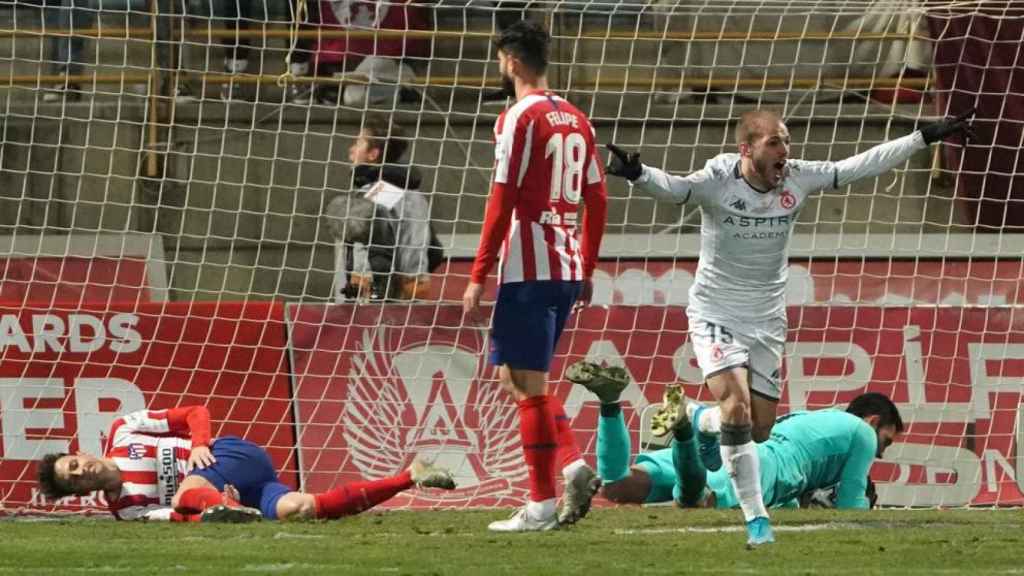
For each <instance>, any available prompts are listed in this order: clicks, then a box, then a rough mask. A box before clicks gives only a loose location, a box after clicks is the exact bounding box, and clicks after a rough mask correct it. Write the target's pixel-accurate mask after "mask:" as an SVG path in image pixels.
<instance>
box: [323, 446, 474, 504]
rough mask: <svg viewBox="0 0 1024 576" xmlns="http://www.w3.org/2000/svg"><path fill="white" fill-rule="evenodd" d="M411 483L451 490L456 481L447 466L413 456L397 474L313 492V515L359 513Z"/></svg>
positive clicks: (408, 487)
mask: <svg viewBox="0 0 1024 576" xmlns="http://www.w3.org/2000/svg"><path fill="white" fill-rule="evenodd" d="M414 486H419V487H421V488H443V489H446V490H451V489H453V488H455V481H454V480H453V479H452V477H451V473H450V472H448V471H447V470H444V469H442V468H439V467H436V466H433V465H432V464H427V463H425V462H422V461H420V460H419V459H416V460H413V463H412V465H411V466H409V468H408V469H406V470H405V471H404V472H402V473H401V474H398V475H397V476H392V477H390V478H381V479H378V480H363V481H359V482H349V483H347V484H342V485H341V486H338V487H336V488H332V489H330V490H328V491H327V492H322V493H320V494H314V495H313V498H314V502H315V517H316V518H329V519H333V518H341V517H343V516H351V515H353V514H359V513H360V512H364V511H366V510H369V509H370V508H373V507H374V506H376V505H377V504H380V503H381V502H385V501H387V500H390V499H391V498H393V497H394V496H395V495H396V494H398V493H399V492H404V491H405V490H408V489H410V488H412V487H414Z"/></svg>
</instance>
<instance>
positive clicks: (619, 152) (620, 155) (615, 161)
mask: <svg viewBox="0 0 1024 576" xmlns="http://www.w3.org/2000/svg"><path fill="white" fill-rule="evenodd" d="M605 147H607V148H608V150H610V151H611V153H612V156H611V158H610V159H609V161H608V167H607V168H605V170H606V171H607V172H608V173H609V174H611V175H612V176H618V177H620V178H625V179H626V180H629V181H630V182H632V181H633V180H636V179H637V178H639V177H640V176H642V175H643V173H644V165H643V164H641V163H640V154H639V153H637V152H628V153H627V152H626V151H625V150H623V149H622V148H619V147H618V146H616V145H615V144H605Z"/></svg>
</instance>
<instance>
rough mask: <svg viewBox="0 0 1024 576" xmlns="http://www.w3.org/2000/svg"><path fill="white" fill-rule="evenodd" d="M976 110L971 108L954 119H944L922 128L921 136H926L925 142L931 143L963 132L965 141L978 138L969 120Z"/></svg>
mask: <svg viewBox="0 0 1024 576" xmlns="http://www.w3.org/2000/svg"><path fill="white" fill-rule="evenodd" d="M974 111H975V109H974V108H971V109H970V110H968V111H967V112H964V113H963V114H961V115H959V116H957V117H956V118H954V119H952V120H942V121H940V122H936V123H934V124H929V125H927V126H925V127H923V128H921V137H922V138H924V143H925V144H931V143H933V142H938V141H940V140H945V139H946V137H947V136H951V135H953V134H963V135H964V136H963V138H964V142H965V143H966V142H967V140H968V139H971V140H977V139H978V136H977V135H976V134H975V133H974V130H971V125H970V123H968V121H967V119H968V118H970V117H971V116H974Z"/></svg>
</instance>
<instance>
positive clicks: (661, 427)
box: [651, 386, 684, 437]
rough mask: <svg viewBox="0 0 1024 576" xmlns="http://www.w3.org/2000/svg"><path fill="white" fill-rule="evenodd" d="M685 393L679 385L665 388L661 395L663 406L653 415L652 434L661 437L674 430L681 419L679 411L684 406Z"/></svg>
mask: <svg viewBox="0 0 1024 576" xmlns="http://www.w3.org/2000/svg"><path fill="white" fill-rule="evenodd" d="M683 399H684V397H683V394H682V390H681V389H680V388H679V386H669V387H668V388H665V394H664V395H662V397H661V407H659V408H658V411H657V412H655V413H654V416H652V417H651V434H654V435H655V436H658V437H661V436H666V435H668V433H669V432H671V431H672V426H674V425H675V423H676V420H678V419H679V412H680V411H682V407H683Z"/></svg>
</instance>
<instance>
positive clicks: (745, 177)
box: [608, 110, 974, 546]
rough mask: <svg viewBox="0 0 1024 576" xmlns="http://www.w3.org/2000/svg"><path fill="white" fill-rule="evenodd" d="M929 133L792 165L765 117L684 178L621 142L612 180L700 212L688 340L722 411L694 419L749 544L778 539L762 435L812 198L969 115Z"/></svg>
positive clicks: (775, 394) (887, 163) (758, 114)
mask: <svg viewBox="0 0 1024 576" xmlns="http://www.w3.org/2000/svg"><path fill="white" fill-rule="evenodd" d="M973 112H974V111H973V110H972V111H970V112H968V113H967V114H964V115H962V116H960V117H958V118H956V119H952V120H944V121H941V122H937V123H935V124H931V125H928V126H925V127H924V128H922V129H920V130H918V131H915V132H914V133H913V134H910V135H909V136H904V137H902V138H898V139H896V140H892V141H890V142H886V143H884V144H880V145H878V146H875V147H874V148H871V149H870V150H867V151H865V152H863V153H861V154H858V155H856V156H853V157H851V158H847V159H845V160H841V161H839V162H811V161H804V160H794V159H790V158H789V146H790V138H789V130H788V129H787V128H786V125H785V123H784V122H783V121H782V118H780V117H779V116H778V115H777V114H775V113H774V112H770V111H767V110H756V111H752V112H747V113H745V114H743V115H742V116H741V117H740V119H739V122H738V124H737V126H736V144H737V146H738V147H739V153H738V154H735V153H733V154H719V155H718V156H716V157H714V158H712V159H711V160H708V162H707V164H705V166H704V168H703V169H702V170H698V171H697V172H694V173H693V174H690V175H689V176H686V177H679V176H673V175H670V174H667V173H665V172H664V171H662V170H659V169H657V168H653V167H651V166H645V165H643V164H641V162H640V155H639V154H636V153H626V152H624V151H623V150H621V149H620V148H618V147H617V146H615V145H614V144H609V145H608V148H609V150H611V152H612V157H611V162H610V164H609V166H608V174H611V175H613V176H620V177H623V178H626V179H628V180H629V181H630V183H631V184H632V186H633V187H634V188H636V189H638V190H640V191H642V192H644V193H646V194H649V195H651V196H653V197H654V198H656V199H658V200H662V201H666V202H673V203H675V204H683V203H688V204H696V205H697V206H699V207H700V209H701V216H702V219H701V251H700V259H699V262H698V265H697V274H696V278H695V279H694V283H693V286H692V287H691V288H690V294H689V306H688V307H687V309H686V315H687V318H688V320H689V327H690V338H691V340H692V342H693V350H694V354H695V355H696V357H697V363H698V364H699V365H700V368H701V371H702V372H703V374H704V380H705V382H706V383H707V386H708V388H709V389H710V390H711V393H712V394H713V395H714V396H715V397H716V398H717V399H718V400H719V402H720V404H719V407H718V408H717V409H714V410H704V411H703V413H702V414H696V415H694V418H695V419H697V420H699V427H700V429H701V431H703V432H708V433H712V434H714V433H719V432H720V435H719V436H717V437H718V438H720V441H721V447H720V451H719V450H707V449H705V448H706V444H708V441H709V440H710V441H711V442H714V440H713V438H715V436H713V435H710V434H709V435H707V436H706V437H705V435H703V434H702V435H701V436H702V438H701V440H702V443H703V444H705V446H702V450H701V456H702V458H703V459H704V461H705V465H706V466H707V468H708V469H709V470H715V469H717V468H718V467H720V466H721V464H722V461H723V460H724V462H725V464H726V466H727V467H728V468H727V469H728V471H729V475H730V477H731V479H732V482H733V487H734V489H735V492H736V495H737V497H738V499H739V500H740V506H741V508H742V509H743V515H744V517H745V519H746V522H747V533H748V544H750V545H755V546H756V545H759V544H765V543H769V542H773V541H774V536H773V534H772V530H771V526H770V524H769V522H768V512H767V511H766V510H765V506H764V502H763V499H762V495H761V487H760V484H759V482H758V478H759V477H760V463H759V461H758V457H757V451H756V449H755V447H754V442H753V440H754V439H757V440H764V439H766V438H767V437H768V433H769V432H770V430H771V426H772V423H773V422H774V420H775V408H776V405H777V404H778V401H779V397H780V395H781V390H782V386H781V383H780V381H779V380H780V379H779V371H780V368H781V365H782V353H783V347H784V344H785V338H786V299H785V289H786V278H787V269H788V264H789V263H788V258H787V252H788V247H789V239H790V236H791V232H792V229H793V225H794V224H795V222H796V220H797V216H798V215H799V213H800V209H801V208H803V206H804V202H806V201H807V199H808V197H810V196H811V195H812V194H814V193H817V192H820V191H822V190H826V189H838V188H840V187H842V186H846V185H847V184H849V183H851V182H853V181H855V180H859V179H861V178H870V177H874V176H878V175H880V174H882V173H884V172H886V171H888V170H891V169H893V168H895V167H897V166H899V165H900V164H902V163H904V162H906V160H907V159H908V158H910V156H911V155H913V154H914V153H915V152H917V151H919V150H924V149H926V148H927V147H928V145H929V144H931V143H933V142H938V141H939V140H942V139H943V138H946V137H947V136H950V135H953V134H957V133H964V134H965V136H971V137H973V134H972V133H971V131H970V127H969V125H968V124H967V118H969V117H970V115H972V114H973Z"/></svg>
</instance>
